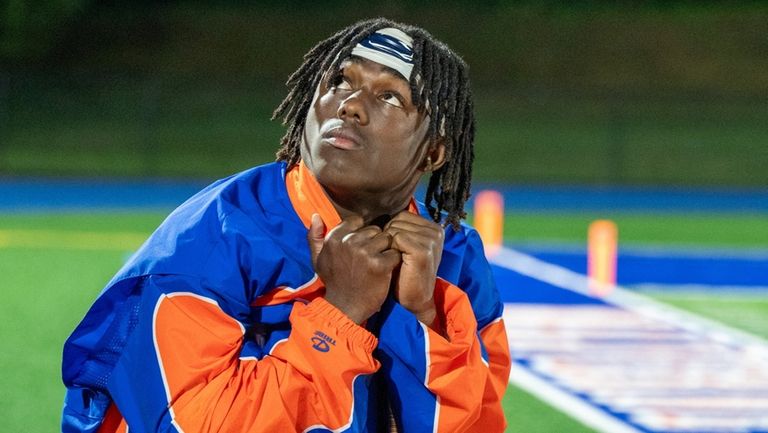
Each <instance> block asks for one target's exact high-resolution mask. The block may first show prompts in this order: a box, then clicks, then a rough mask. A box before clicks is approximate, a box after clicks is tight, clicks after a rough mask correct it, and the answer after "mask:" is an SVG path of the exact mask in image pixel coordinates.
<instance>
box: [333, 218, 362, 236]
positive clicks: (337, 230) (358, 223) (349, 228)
mask: <svg viewBox="0 0 768 433" xmlns="http://www.w3.org/2000/svg"><path fill="white" fill-rule="evenodd" d="M360 227H363V218H362V217H359V216H357V215H353V216H350V217H347V218H345V219H343V220H342V221H341V223H339V225H337V226H336V227H334V228H333V229H332V230H331V231H329V232H328V233H327V234H326V235H325V238H326V240H328V239H331V238H334V239H337V240H341V239H343V238H344V236H346V235H348V234H350V233H352V232H354V231H355V230H358V229H359V228H360Z"/></svg>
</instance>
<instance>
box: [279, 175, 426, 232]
mask: <svg viewBox="0 0 768 433" xmlns="http://www.w3.org/2000/svg"><path fill="white" fill-rule="evenodd" d="M285 186H286V188H287V189H288V197H289V198H290V199H291V204H292V205H293V208H294V209H295V210H296V213H297V214H298V215H299V218H300V219H301V222H302V223H304V226H305V227H307V228H309V226H310V224H311V222H312V214H315V213H317V214H320V218H321V219H322V220H323V223H325V227H326V230H331V229H332V228H334V227H336V226H337V225H339V223H341V217H340V216H339V213H338V212H336V208H335V207H333V203H331V200H330V199H329V198H328V196H327V195H325V191H324V190H323V187H322V186H320V183H318V182H317V179H315V176H314V175H312V172H311V171H309V169H308V168H307V166H306V165H304V161H299V163H298V164H297V165H294V166H293V167H291V169H290V170H288V173H286V174H285ZM408 211H409V212H411V213H415V214H418V213H419V210H418V207H417V206H416V201H415V200H414V199H413V198H411V202H410V203H409V204H408Z"/></svg>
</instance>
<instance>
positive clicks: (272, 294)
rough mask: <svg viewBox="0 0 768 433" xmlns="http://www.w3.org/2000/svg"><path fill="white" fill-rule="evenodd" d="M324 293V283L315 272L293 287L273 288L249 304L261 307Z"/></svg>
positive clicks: (306, 298)
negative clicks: (312, 275)
mask: <svg viewBox="0 0 768 433" xmlns="http://www.w3.org/2000/svg"><path fill="white" fill-rule="evenodd" d="M324 294H325V284H323V281H322V280H321V279H320V278H319V277H318V276H317V274H315V277H314V278H312V279H311V280H309V281H308V282H306V283H305V284H304V285H302V286H300V287H297V288H295V289H293V288H290V287H286V286H281V287H277V288H274V289H272V290H270V291H269V292H267V293H266V294H264V295H261V296H259V297H258V298H256V299H255V300H254V301H253V302H251V306H253V307H263V306H265V305H277V304H285V303H287V302H291V301H294V300H296V299H303V300H305V301H311V300H313V299H315V298H317V297H318V296H323V295H324Z"/></svg>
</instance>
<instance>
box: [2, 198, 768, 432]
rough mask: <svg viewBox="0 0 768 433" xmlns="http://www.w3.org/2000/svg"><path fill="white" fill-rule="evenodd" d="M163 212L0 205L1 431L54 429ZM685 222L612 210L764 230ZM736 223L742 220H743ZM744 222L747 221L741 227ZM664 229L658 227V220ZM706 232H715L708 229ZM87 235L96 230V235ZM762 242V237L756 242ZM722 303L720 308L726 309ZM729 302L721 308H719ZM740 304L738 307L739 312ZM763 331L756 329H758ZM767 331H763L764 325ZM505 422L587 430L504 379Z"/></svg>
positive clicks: (554, 230)
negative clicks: (115, 289) (67, 356)
mask: <svg viewBox="0 0 768 433" xmlns="http://www.w3.org/2000/svg"><path fill="white" fill-rule="evenodd" d="M165 216H166V213H161V212H143V213H114V212H99V213H95V214H94V213H74V212H70V213H65V214H0V275H3V276H4V277H3V278H2V279H1V280H0V288H2V292H3V294H4V296H5V301H4V302H3V303H2V304H0V314H2V315H3V317H6V318H7V320H6V325H5V326H4V327H3V328H2V331H0V338H2V342H3V346H4V347H5V348H6V350H4V351H3V352H2V353H1V354H0V371H2V372H3V373H2V374H0V389H3V391H4V392H3V393H0V419H3V420H4V424H5V429H7V430H8V431H29V432H38V431H39V432H47V431H52V430H56V429H57V426H58V423H59V417H60V408H61V403H62V398H63V393H64V387H63V385H62V384H61V379H60V364H61V348H62V345H63V343H64V340H65V339H66V338H67V336H68V335H69V334H70V333H71V332H72V330H73V329H74V327H75V326H76V324H77V323H78V321H79V320H80V318H81V317H82V316H83V315H84V314H85V312H86V310H87V308H88V306H89V305H90V304H91V302H92V301H93V299H94V298H95V297H96V295H97V294H98V293H99V291H100V290H101V288H102V287H103V285H104V284H105V283H106V282H107V281H108V280H109V279H110V278H111V276H112V275H113V274H114V273H115V272H116V271H117V270H118V268H119V267H120V266H121V264H122V263H123V262H124V260H125V258H126V256H127V255H128V254H129V253H130V251H132V250H133V249H135V248H136V247H138V246H139V245H140V244H141V242H142V241H143V239H145V238H146V236H147V235H148V234H149V233H150V232H151V231H152V230H153V229H154V228H155V227H156V226H157V225H158V224H159V223H160V222H161V221H162V220H163V218H164V217H165ZM591 218H592V216H590V215H573V214H572V215H545V214H539V215H528V216H524V215H511V216H509V217H508V218H507V235H508V236H510V237H512V238H513V239H523V238H524V239H529V240H536V239H544V240H557V239H560V240H563V239H564V240H566V241H580V240H582V239H583V236H584V234H583V232H585V230H586V229H585V227H586V225H585V224H586V223H587V222H588V221H590V220H591ZM701 219H702V220H701V221H700V222H699V223H690V222H689V223H688V225H686V218H685V216H684V215H680V216H672V217H670V216H669V215H656V216H654V215H646V216H630V215H624V216H623V217H620V218H617V221H618V222H619V226H620V227H622V228H623V229H620V230H622V236H623V237H624V238H627V237H629V239H636V240H637V241H642V240H646V239H644V238H643V236H650V237H649V238H648V239H650V240H652V241H655V242H661V241H667V242H672V243H686V244H688V243H696V244H699V245H709V246H712V245H743V246H760V239H750V238H749V237H747V236H746V234H747V233H752V234H753V235H754V233H765V232H764V230H766V228H765V227H766V226H767V225H768V224H765V223H763V222H761V220H760V219H759V218H757V217H754V218H753V217H752V216H739V215H730V216H727V217H722V218H721V217H719V216H717V215H710V216H706V217H705V216H702V217H701ZM742 226H744V228H743V229H742V228H741V227H742ZM747 226H751V229H749V230H748V229H747ZM662 228H663V229H662ZM714 232H717V233H718V234H717V235H716V236H714V237H713V236H712V234H713V233H714ZM94 236H95V238H94ZM763 245H765V244H764V243H763ZM659 299H661V300H665V301H669V302H670V303H672V304H674V305H678V306H680V307H682V308H686V309H690V310H691V311H694V312H698V313H701V314H703V315H707V316H710V317H713V318H715V319H718V320H723V321H724V322H726V323H731V324H732V325H734V326H737V327H743V328H744V329H746V330H749V331H753V332H756V333H762V332H764V331H765V329H766V325H765V321H764V320H763V321H762V322H761V321H758V320H755V319H749V320H746V321H741V322H739V321H732V320H731V319H729V317H733V318H739V316H741V317H742V318H748V317H753V318H758V319H759V318H760V317H768V314H767V313H766V310H768V302H763V301H761V302H760V303H759V304H755V305H753V304H751V303H750V302H742V301H738V300H733V302H730V301H728V299H730V298H729V297H726V298H722V299H721V298H714V299H710V300H709V301H707V299H706V298H701V299H700V300H696V299H687V300H681V299H679V298H674V297H666V298H664V297H659ZM724 305H725V306H727V307H728V308H724ZM725 310H728V311H729V313H728V315H727V316H726V315H724V314H723V311H725ZM740 312H741V313H740ZM761 330H762V331H761ZM762 335H765V334H762ZM503 404H504V410H505V413H506V414H507V417H508V420H509V425H510V427H509V429H508V431H514V432H542V433H543V432H552V431H568V432H582V431H585V432H586V431H591V430H589V429H588V428H586V427H584V426H582V425H581V424H579V423H578V422H576V421H574V420H572V419H570V418H569V417H568V416H567V415H565V414H563V413H561V412H559V411H558V410H556V409H553V408H551V407H550V406H548V405H547V404H545V403H542V402H541V401H539V400H538V399H536V398H535V397H533V396H530V395H528V394H527V393H525V392H524V391H522V390H520V389H518V388H516V387H514V386H510V387H509V389H508V391H507V394H506V396H505V399H504V401H503Z"/></svg>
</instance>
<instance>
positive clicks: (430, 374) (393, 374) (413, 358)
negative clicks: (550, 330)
mask: <svg viewBox="0 0 768 433" xmlns="http://www.w3.org/2000/svg"><path fill="white" fill-rule="evenodd" d="M472 234H473V236H470V238H469V241H468V244H469V245H468V246H467V248H466V251H465V253H464V259H463V261H462V263H461V265H460V266H461V272H460V275H459V276H458V278H456V280H457V283H458V284H460V286H457V285H454V284H452V283H450V282H448V281H446V280H443V279H441V278H438V279H437V281H436V285H435V302H436V304H437V307H438V316H439V320H440V321H441V322H442V324H443V328H444V329H443V330H444V332H443V333H442V334H441V333H438V332H436V331H434V330H433V329H430V328H429V327H427V326H426V325H424V324H423V323H421V322H419V321H418V320H417V319H416V317H415V316H414V315H413V314H411V313H410V312H409V311H407V310H406V309H405V308H403V307H402V306H401V305H399V304H397V303H396V302H394V301H388V302H387V303H386V304H385V306H384V308H383V309H382V313H383V314H382V315H383V321H382V325H381V330H380V332H379V347H378V349H377V352H376V356H377V358H378V359H379V360H380V361H381V363H382V370H383V371H384V372H386V374H387V379H388V380H387V385H388V397H389V400H390V404H391V405H392V406H393V409H394V410H393V413H394V415H395V419H396V422H397V424H398V427H399V428H400V431H401V432H406V433H408V432H425V431H429V432H451V433H458V432H482V433H491V432H501V431H504V429H505V427H506V420H505V418H504V412H503V409H502V406H501V400H502V398H503V396H504V392H505V390H506V387H507V383H508V381H509V370H510V364H511V359H510V355H509V344H508V341H507V336H506V331H505V327H504V323H503V320H502V318H501V313H502V310H503V306H502V304H501V301H500V299H499V296H498V291H497V289H496V286H495V283H494V281H493V277H492V275H491V271H490V267H489V265H488V262H487V261H486V259H485V257H484V255H483V253H482V244H481V243H480V240H479V237H477V236H476V234H475V233H472Z"/></svg>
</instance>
